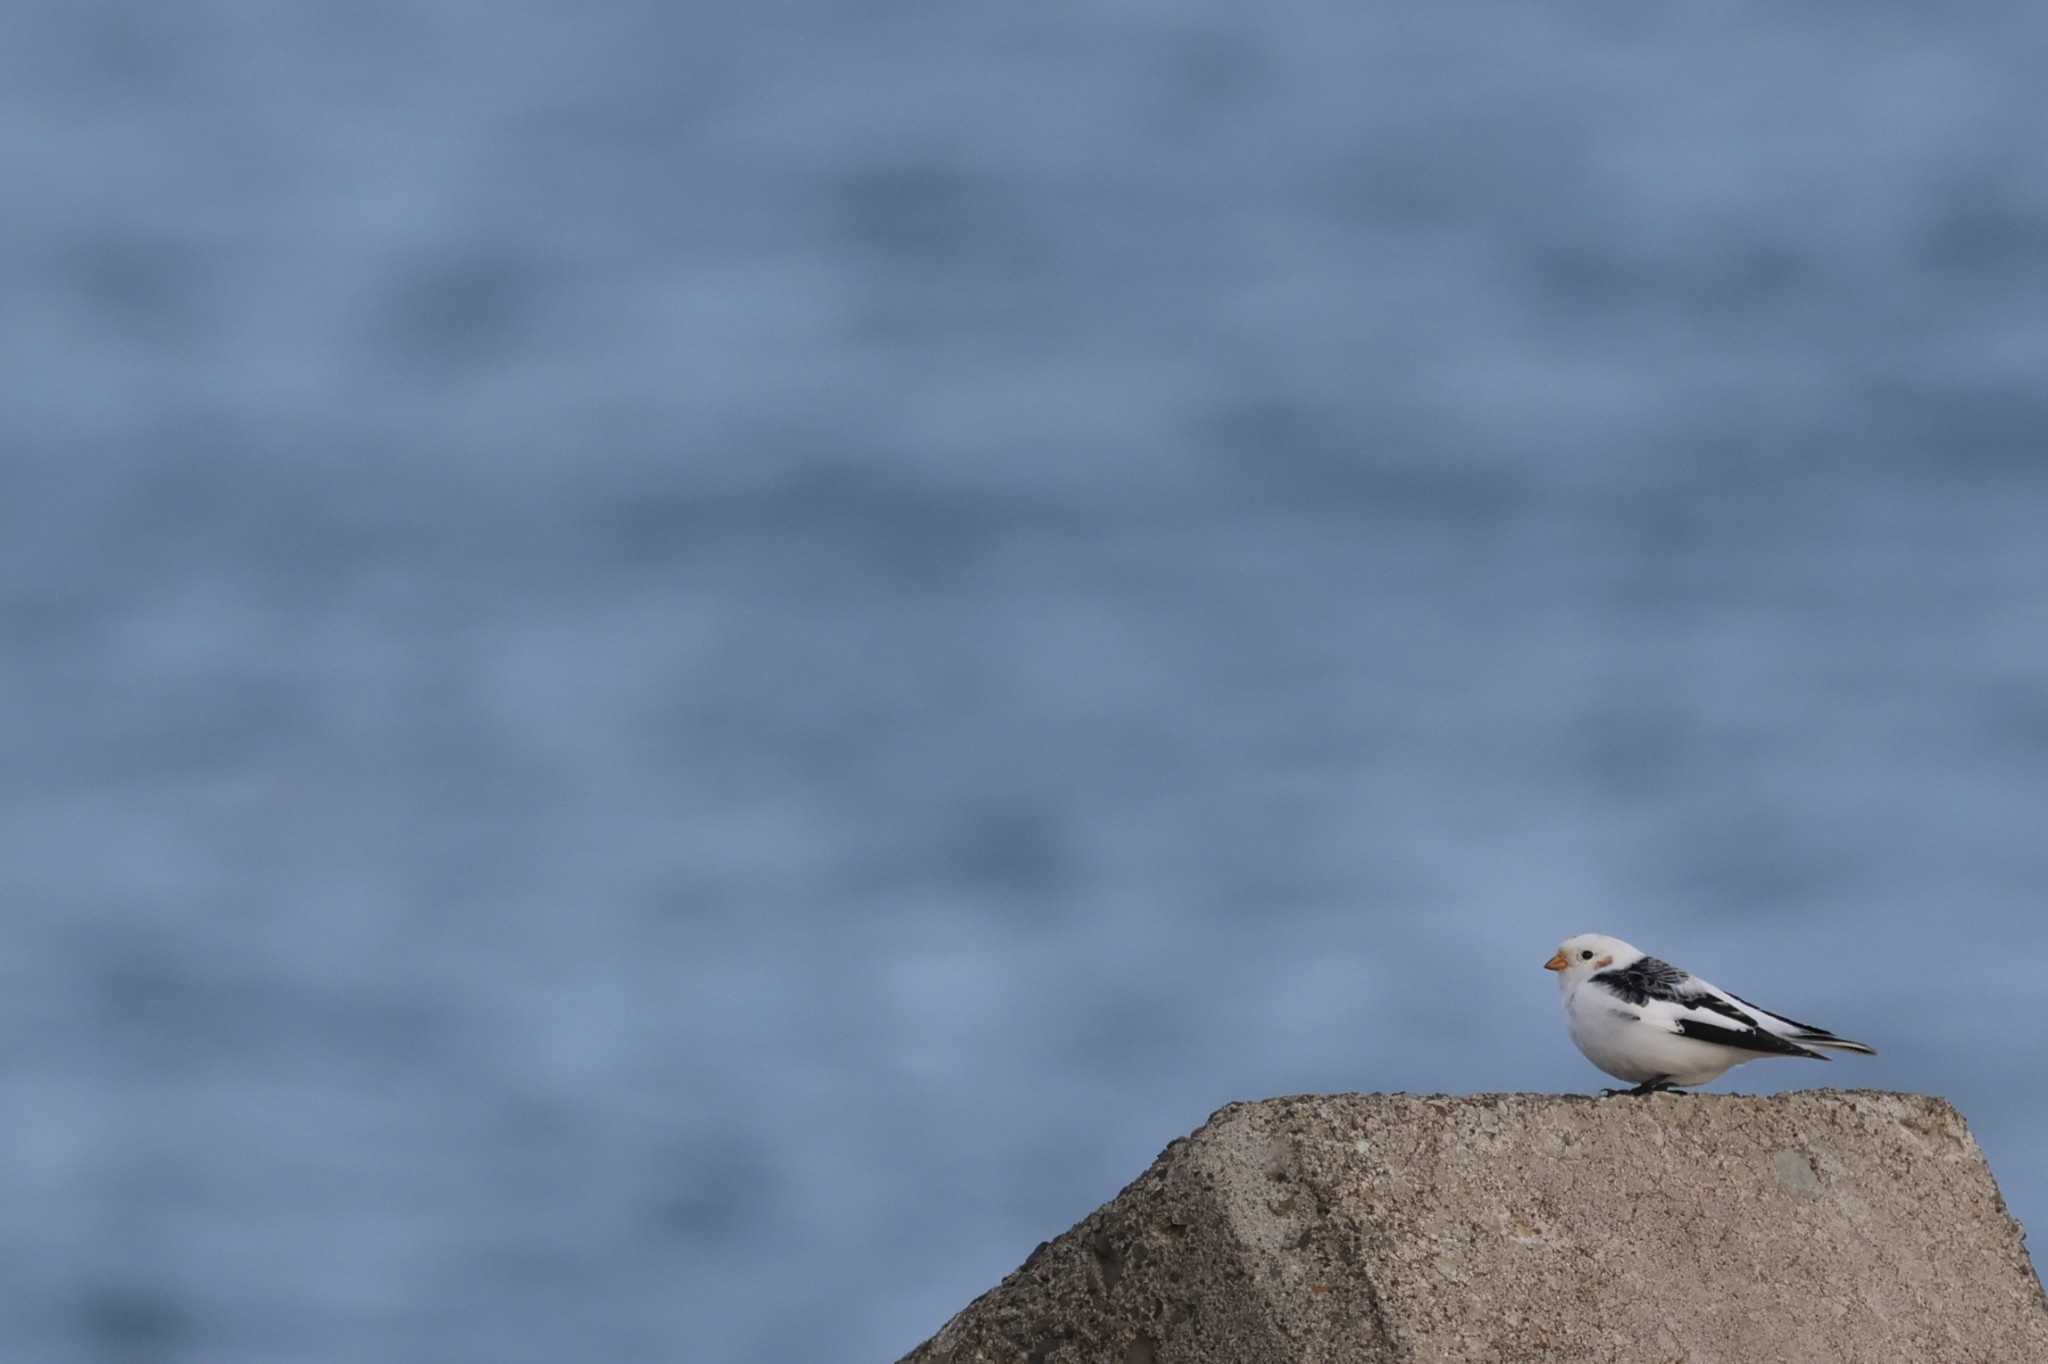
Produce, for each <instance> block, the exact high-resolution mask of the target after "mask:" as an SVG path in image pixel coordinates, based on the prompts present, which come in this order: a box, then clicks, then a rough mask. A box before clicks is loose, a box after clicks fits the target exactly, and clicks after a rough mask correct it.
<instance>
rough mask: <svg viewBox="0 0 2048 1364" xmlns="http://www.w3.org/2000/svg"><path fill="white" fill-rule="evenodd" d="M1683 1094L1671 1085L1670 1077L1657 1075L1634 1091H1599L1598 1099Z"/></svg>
mask: <svg viewBox="0 0 2048 1364" xmlns="http://www.w3.org/2000/svg"><path fill="white" fill-rule="evenodd" d="M1684 1092H1685V1091H1683V1090H1681V1089H1680V1088H1679V1087H1678V1086H1677V1085H1674V1084H1672V1083H1671V1077H1670V1076H1668V1075H1659V1076H1657V1077H1656V1078H1655V1079H1650V1080H1645V1081H1643V1082H1642V1083H1641V1084H1639V1085H1637V1086H1636V1087H1635V1088H1634V1089H1603V1090H1601V1091H1600V1097H1601V1098H1603V1099H1611V1098H1613V1097H1614V1096H1615V1095H1617V1094H1626V1095H1628V1096H1629V1097H1630V1098H1632V1099H1640V1098H1642V1097H1643V1096H1644V1095H1645V1094H1682V1093H1684Z"/></svg>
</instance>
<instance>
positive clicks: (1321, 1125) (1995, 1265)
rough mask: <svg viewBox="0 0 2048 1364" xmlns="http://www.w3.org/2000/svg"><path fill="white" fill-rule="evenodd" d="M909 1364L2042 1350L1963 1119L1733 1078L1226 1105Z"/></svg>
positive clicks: (2045, 1324)
mask: <svg viewBox="0 0 2048 1364" xmlns="http://www.w3.org/2000/svg"><path fill="white" fill-rule="evenodd" d="M905 1359H906V1360H908V1361H913V1362H914V1364H1083V1362H1084V1361H1085V1362H1086V1364H1097V1361H1109V1362H1110V1364H1211V1362H1213V1364H1268V1362H1269V1361H1270V1362H1271V1364H1280V1362H1281V1361H1288V1362H1290V1364H1291V1362H1292V1361H1303V1362H1304V1364H1306V1362H1308V1361H1315V1362H1316V1364H1350V1362H1352V1361H1356V1362H1357V1364H1366V1362H1367V1361H1374V1362H1376V1361H1392V1360H1400V1361H1429V1360H1502V1361H1515V1360H1563V1361H1572V1360H1627V1361H1630V1362H1631V1364H1665V1361H1671V1362H1673V1364H1677V1362H1680V1361H1683V1362H1684V1364H1711V1362H1713V1361H1722V1360H1726V1361H1730V1362H1731V1364H1734V1362H1736V1361H1739V1362H1740V1364H1772V1362H1773V1361H1785V1362H1786V1364H1794V1362H1796V1364H1808V1362H1809V1361H1863V1360H1883V1361H1908V1360H1910V1361H1942V1362H1943V1364H1948V1362H1951V1361H1953V1362H1954V1364H1962V1362H1963V1361H1984V1364H1994V1362H1995V1364H2026V1362H2028V1361H2048V1297H2044V1295H2043V1293H2042V1290H2041V1284H2040V1281H2039V1280H2038V1279H2037V1278H2036V1277H2035V1275H2034V1270H2033V1267H2032V1266H2031V1265H2030V1264H2029V1263H2028V1260H2027V1256H2026V1252H2025V1250H2024V1248H2023V1246H2022V1243H2021V1234H2020V1229H2019V1227H2018V1226H2017V1225H2016V1224H2015V1223H2014V1222H2013V1220H2012V1218H2011V1216H2010V1215H2008V1213H2007V1212H2006V1209H2005V1203H2004V1200H2003V1199H2001V1198H2000V1197H1999V1193H1998V1187H1997V1185H1996V1184H1995V1183H1993V1181H1992V1178H1991V1171H1990V1168H1989V1167H1988V1166H1987V1165H1986V1164H1985V1161H1984V1156H1983V1153H1982V1152H1981V1151H1979V1150H1978V1148H1977V1143H1976V1141H1975V1139H1974V1138H1972V1137H1971V1135H1970V1131H1969V1128H1968V1127H1967V1126H1966V1125H1965V1124H1964V1122H1963V1119H1962V1117H1961V1115H1960V1114H1958V1113H1957V1112H1956V1111H1955V1109H1953V1108H1951V1107H1950V1106H1949V1105H1948V1104H1946V1103H1944V1102H1942V1101H1941V1100H1939V1099H1933V1098H1927V1097H1925V1096H1921V1095H1914V1094H1885V1093H1878V1092H1874V1091H1867V1090H1852V1091H1836V1090H1826V1091H1816V1092H1807V1093H1798V1094H1780V1095H1774V1096H1770V1097H1762V1098H1752V1097H1746V1096H1741V1095H1718V1094H1659V1095H1655V1096H1652V1097H1649V1098H1642V1099H1636V1098H1627V1097H1617V1098H1612V1099H1590V1098H1579V1097H1559V1096H1553V1095H1538V1094H1481V1095H1474V1096H1471V1097H1468V1098H1449V1097H1443V1096H1429V1095H1407V1094H1339V1095H1312V1096H1305V1097H1299V1098H1288V1099H1270V1100H1267V1101H1265V1102H1263V1103H1243V1104H1232V1105H1231V1106H1230V1107H1228V1108H1225V1109H1222V1110H1220V1111H1219V1112H1217V1113H1216V1114H1215V1115H1214V1116H1212V1117H1211V1118H1210V1119H1209V1121H1208V1122H1207V1123H1205V1124H1204V1125H1203V1126H1202V1127H1201V1128H1200V1129H1199V1130H1197V1131H1196V1132H1195V1133H1194V1134H1193V1135H1191V1136H1188V1137H1184V1138H1182V1139H1180V1140H1178V1141H1175V1142H1174V1143H1173V1144H1172V1145H1170V1146H1168V1147H1167V1148H1166V1151H1165V1152H1164V1153H1163V1154H1162V1155H1161V1156H1160V1157H1159V1159H1158V1160H1157V1161H1156V1162H1154V1163H1153V1165H1152V1168H1151V1169H1149V1170H1147V1171H1146V1172H1145V1173H1144V1174H1143V1175H1141V1176H1140V1177H1139V1178H1138V1179H1137V1180H1136V1182H1134V1183H1133V1184H1131V1185H1130V1187H1128V1188H1126V1189H1125V1190H1124V1191H1123V1192H1122V1193H1121V1194H1119V1195H1118V1196H1117V1197H1116V1198H1115V1199H1114V1200H1113V1201H1111V1202H1109V1203H1107V1204H1105V1205H1104V1206H1102V1207H1101V1208H1098V1209H1097V1210H1096V1211H1095V1212H1093V1213H1091V1214H1090V1215H1089V1216H1088V1217H1087V1218H1085V1219H1084V1220H1083V1221H1082V1222H1081V1223H1080V1225H1078V1226H1076V1227H1075V1228H1074V1229H1073V1230H1071V1231H1069V1232H1067V1233H1066V1235H1064V1236H1061V1237H1060V1238H1059V1239H1058V1240H1056V1241H1052V1242H1050V1243H1048V1244H1045V1245H1041V1246H1040V1247H1039V1248H1038V1249H1037V1250H1036V1251H1035V1252H1033V1253H1032V1255H1031V1257H1030V1258H1029V1259H1028V1260H1026V1261H1025V1262H1024V1264H1023V1267H1022V1268H1020V1269H1018V1270H1017V1271H1016V1272H1015V1273H1014V1274H1012V1275H1010V1276H1009V1277H1008V1278H1007V1279H1005V1280H1003V1282H1002V1283H1001V1284H1000V1285H999V1286H997V1287H996V1288H994V1289H992V1290H990V1291H989V1292H987V1293H985V1294H983V1295H982V1296H981V1297H980V1298H977V1299H976V1300H975V1301H974V1302H973V1303H972V1304H970V1305H969V1306H968V1307H967V1309H966V1310H965V1311H963V1312H961V1313H960V1314H959V1315H958V1316H956V1317H954V1318H953V1320H952V1321H950V1322H948V1323H947V1324H946V1326H945V1327H944V1329H942V1330H941V1331H940V1332H939V1333H938V1334H937V1335H936V1336H933V1337H932V1338H931V1339H930V1340H928V1341H926V1342H925V1343H924V1344H923V1345H921V1346H919V1347H918V1348H917V1349H916V1350H913V1351H912V1352H911V1353H910V1354H909V1355H907V1356H906V1357H905Z"/></svg>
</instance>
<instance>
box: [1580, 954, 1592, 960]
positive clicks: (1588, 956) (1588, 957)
mask: <svg viewBox="0 0 2048 1364" xmlns="http://www.w3.org/2000/svg"><path fill="white" fill-rule="evenodd" d="M1579 960H1580V961H1591V960H1593V954H1592V953H1591V952H1581V953H1579Z"/></svg>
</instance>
